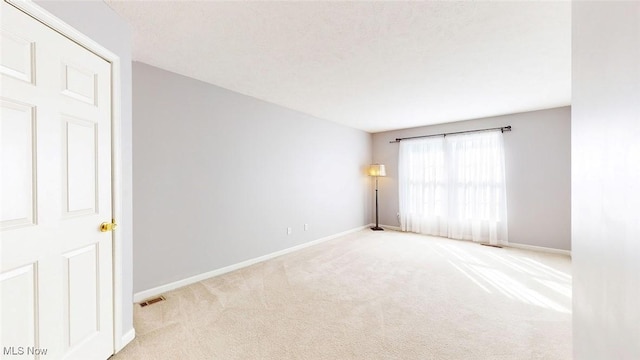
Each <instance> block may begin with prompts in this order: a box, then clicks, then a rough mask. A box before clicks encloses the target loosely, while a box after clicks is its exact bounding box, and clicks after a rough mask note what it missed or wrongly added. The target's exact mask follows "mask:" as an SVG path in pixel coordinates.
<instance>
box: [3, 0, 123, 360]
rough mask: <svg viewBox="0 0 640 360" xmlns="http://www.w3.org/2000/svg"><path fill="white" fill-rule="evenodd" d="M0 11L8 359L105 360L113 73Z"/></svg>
mask: <svg viewBox="0 0 640 360" xmlns="http://www.w3.org/2000/svg"><path fill="white" fill-rule="evenodd" d="M0 6H1V10H2V14H1V16H2V19H1V20H2V21H1V22H0V29H1V30H0V38H1V42H2V44H1V49H2V50H1V53H0V74H1V75H0V77H1V81H2V83H1V88H2V89H1V92H0V141H1V143H0V161H1V163H0V181H1V183H0V196H1V197H0V324H1V326H2V327H1V329H0V351H2V354H1V356H0V358H3V359H4V358H7V359H9V358H11V359H20V358H29V359H33V358H38V356H37V354H38V353H39V354H40V357H39V358H41V359H60V358H65V359H82V360H86V359H106V358H108V357H109V356H110V355H111V354H112V353H113V298H112V296H113V294H112V292H113V290H112V289H113V288H112V281H113V278H112V276H113V275H112V266H113V265H112V264H113V263H112V233H111V232H101V231H100V224H101V223H102V222H111V218H112V215H111V209H112V205H111V65H110V64H109V63H108V62H106V61H105V60H103V59H102V58H100V57H98V56H97V55H95V54H93V53H91V52H90V51H88V50H86V49H84V48H83V47H81V46H79V45H78V44H76V43H74V42H73V41H71V40H69V39H67V38H66V37H64V36H62V35H60V34H59V33H57V32H55V31H53V30H51V29H50V28H48V27H47V26H45V25H43V24H42V23H40V22H38V21H36V20H34V19H33V18H31V17H29V16H28V15H26V14H24V13H22V12H21V11H19V10H17V9H15V8H14V7H12V6H11V5H8V4H6V3H5V2H2V3H1V5H0Z"/></svg>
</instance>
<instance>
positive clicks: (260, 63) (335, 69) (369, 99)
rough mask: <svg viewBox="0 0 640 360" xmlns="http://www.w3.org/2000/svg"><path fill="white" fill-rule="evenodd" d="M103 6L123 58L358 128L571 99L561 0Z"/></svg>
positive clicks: (567, 30)
mask: <svg viewBox="0 0 640 360" xmlns="http://www.w3.org/2000/svg"><path fill="white" fill-rule="evenodd" d="M107 3H108V4H109V6H111V7H112V8H113V9H114V10H115V11H116V12H117V13H118V14H120V15H121V16H122V17H123V18H125V19H126V20H127V21H128V22H129V23H130V24H131V26H132V28H133V34H134V48H133V56H134V60H137V61H141V62H144V63H147V64H151V65H154V66H157V67H160V68H163V69H166V70H169V71H173V72H176V73H179V74H183V75H186V76H189V77H193V78H196V79H200V80H202V81H206V82H209V83H211V84H215V85H218V86H221V87H223V88H227V89H230V90H233V91H236V92H239V93H242V94H246V95H250V96H253V97H256V98H259V99H262V100H266V101H269V102H272V103H275V104H279V105H282V106H285V107H288V108H291V109H295V110H298V111H301V112H304V113H307V114H311V115H314V116H317V117H319V118H322V119H327V120H330V121H334V122H337V123H341V124H344V125H347V126H350V127H354V128H358V129H362V130H365V131H369V132H378V131H384V130H391V129H400V128H408V127H414V126H421V125H429V124H436V123H443V122H450V121H458V120H465V119H472V118H479V117H485V116H493V115H501V114H508V113H514V112H522V111H529V110H537V109H544V108H551V107H556V106H564V105H569V104H570V102H571V4H570V2H378V1H372V2H306V1H299V2H233V1H232V2H217V1H216V2H186V1H172V2H148V1H139V2H138V1H107Z"/></svg>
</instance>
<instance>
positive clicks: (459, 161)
mask: <svg viewBox="0 0 640 360" xmlns="http://www.w3.org/2000/svg"><path fill="white" fill-rule="evenodd" d="M399 183H400V189H399V190H400V225H401V227H402V230H403V231H412V232H418V233H425V234H430V235H438V236H446V237H450V238H454V239H465V240H474V241H484V242H489V243H492V244H497V243H506V242H507V206H506V186H505V170H504V147H503V142H502V133H501V132H500V131H491V132H479V133H470V134H459V135H448V136H446V137H432V138H422V139H412V140H403V141H402V142H401V143H400V158H399Z"/></svg>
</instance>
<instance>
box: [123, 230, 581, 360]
mask: <svg viewBox="0 0 640 360" xmlns="http://www.w3.org/2000/svg"><path fill="white" fill-rule="evenodd" d="M164 295H165V297H166V298H167V300H166V301H164V302H160V303H157V304H153V305H150V306H147V307H144V308H141V307H139V306H137V305H136V307H135V310H134V326H135V328H136V334H137V336H136V338H135V339H134V340H133V341H132V342H131V343H130V344H129V345H128V346H126V347H125V348H124V349H123V350H122V351H121V352H119V353H118V354H116V355H115V356H114V357H113V358H112V359H114V360H125V359H136V360H138V359H140V360H146V359H149V360H150V359H154V360H155V359H224V360H231V359H243V360H244V359H482V360H489V359H496V360H497V359H553V360H558V359H570V358H571V259H570V258H569V257H568V256H564V255H554V254H547V253H539V252H532V251H526V250H519V249H513V248H502V249H498V248H492V247H485V246H480V245H479V244H476V243H472V242H466V241H456V240H449V239H442V238H437V237H430V236H424V235H417V234H409V233H401V232H395V231H384V232H372V231H369V230H365V231H360V232H356V233H353V234H349V235H346V236H343V237H340V238H336V239H333V240H330V241H327V242H324V243H322V244H319V245H316V246H313V247H309V248H306V249H303V250H301V251H298V252H295V253H291V254H288V255H284V256H281V257H278V258H275V259H272V260H269V261H266V262H263V263H259V264H256V265H253V266H251V267H247V268H244V269H241V270H237V271H234V272H231V273H228V274H224V275H221V276H217V277H213V278H210V279H207V280H204V281H201V282H198V283H195V284H192V285H189V286H186V287H183V288H180V289H177V290H174V291H171V292H168V293H166V294H164Z"/></svg>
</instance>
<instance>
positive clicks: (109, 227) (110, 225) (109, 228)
mask: <svg viewBox="0 0 640 360" xmlns="http://www.w3.org/2000/svg"><path fill="white" fill-rule="evenodd" d="M116 227H118V224H116V223H115V221H114V222H110V223H108V222H103V223H102V224H100V231H101V232H107V231H113V230H115V229H116Z"/></svg>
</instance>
